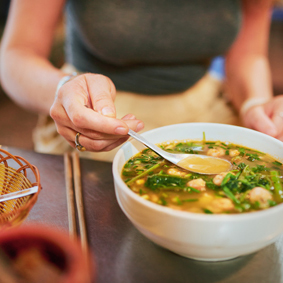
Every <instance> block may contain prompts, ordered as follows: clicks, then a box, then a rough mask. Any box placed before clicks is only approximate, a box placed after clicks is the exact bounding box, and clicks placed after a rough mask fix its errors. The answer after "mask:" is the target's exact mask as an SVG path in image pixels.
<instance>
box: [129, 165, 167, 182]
mask: <svg viewBox="0 0 283 283" xmlns="http://www.w3.org/2000/svg"><path fill="white" fill-rule="evenodd" d="M162 164H163V162H161V163H159V164H156V165H154V166H152V167H151V168H149V169H148V170H147V171H144V172H142V173H141V174H140V175H138V176H136V177H134V178H133V179H131V180H130V181H128V182H127V185H130V184H132V183H133V182H135V181H136V180H138V179H140V178H141V177H144V176H146V175H148V174H149V173H150V172H151V171H153V170H155V169H156V168H158V167H160V166H161V165H162Z"/></svg>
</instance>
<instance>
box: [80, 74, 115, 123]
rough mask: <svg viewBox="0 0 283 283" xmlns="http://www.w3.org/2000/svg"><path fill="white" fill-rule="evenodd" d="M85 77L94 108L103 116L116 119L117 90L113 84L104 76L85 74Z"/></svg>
mask: <svg viewBox="0 0 283 283" xmlns="http://www.w3.org/2000/svg"><path fill="white" fill-rule="evenodd" d="M84 77H85V80H86V84H87V86H88V92H89V96H90V100H91V104H92V108H93V109H94V110H95V111H97V112H98V113H99V114H101V115H104V116H107V117H112V118H116V109H115V106H114V100H115V95H116V89H115V86H114V84H113V82H112V81H111V80H110V79H109V78H107V77H105V76H103V75H94V74H85V75H84Z"/></svg>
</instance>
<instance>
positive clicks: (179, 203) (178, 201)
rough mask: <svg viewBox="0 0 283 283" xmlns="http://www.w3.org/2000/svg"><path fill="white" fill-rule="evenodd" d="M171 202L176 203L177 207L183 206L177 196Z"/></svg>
mask: <svg viewBox="0 0 283 283" xmlns="http://www.w3.org/2000/svg"><path fill="white" fill-rule="evenodd" d="M172 200H173V201H174V202H176V203H177V204H178V205H182V204H183V203H182V202H181V200H180V199H179V197H178V196H176V197H174V198H173V199H172Z"/></svg>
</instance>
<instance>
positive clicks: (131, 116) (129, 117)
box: [124, 114, 136, 120]
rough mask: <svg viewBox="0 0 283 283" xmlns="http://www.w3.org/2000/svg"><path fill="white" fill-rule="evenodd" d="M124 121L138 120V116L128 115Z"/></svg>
mask: <svg viewBox="0 0 283 283" xmlns="http://www.w3.org/2000/svg"><path fill="white" fill-rule="evenodd" d="M124 119H126V120H134V119H136V116H135V115H133V114H128V115H126V116H125V117H124Z"/></svg>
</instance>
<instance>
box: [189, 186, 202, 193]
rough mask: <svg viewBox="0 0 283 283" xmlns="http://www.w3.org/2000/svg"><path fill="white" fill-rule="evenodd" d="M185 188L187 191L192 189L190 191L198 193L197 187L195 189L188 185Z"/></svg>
mask: <svg viewBox="0 0 283 283" xmlns="http://www.w3.org/2000/svg"><path fill="white" fill-rule="evenodd" d="M187 189H188V190H189V191H192V192H195V193H200V191H199V190H197V189H195V188H193V187H188V188H187Z"/></svg>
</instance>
